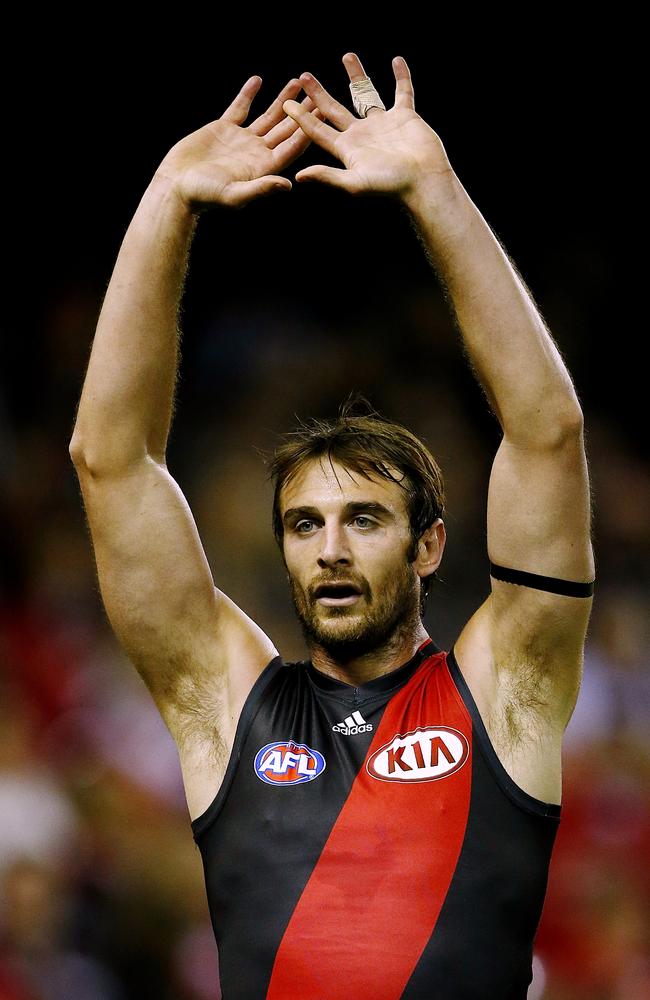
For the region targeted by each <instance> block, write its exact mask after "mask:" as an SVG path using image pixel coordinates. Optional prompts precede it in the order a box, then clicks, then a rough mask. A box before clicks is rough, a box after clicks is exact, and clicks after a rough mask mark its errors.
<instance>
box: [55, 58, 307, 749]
mask: <svg viewBox="0 0 650 1000" xmlns="http://www.w3.org/2000/svg"><path fill="white" fill-rule="evenodd" d="M260 84H261V79H260V77H251V78H250V79H249V80H248V81H247V83H246V84H245V85H244V87H243V88H242V89H241V91H240V93H239V94H238V96H237V97H236V98H235V100H234V101H233V103H232V104H231V105H230V107H229V108H228V109H227V110H226V111H225V113H224V114H223V115H222V117H221V118H220V119H218V120H216V121H213V122H210V123H209V124H207V125H205V126H204V127H202V128H200V129H199V130H198V131H196V132H194V133H192V134H191V135H189V136H187V137H186V138H184V139H182V140H181V141H180V142H178V143H177V144H176V145H175V146H174V147H173V148H172V149H171V150H170V152H169V153H168V154H167V155H166V156H165V158H164V159H163V161H162V162H161V164H160V166H159V167H158V169H157V171H156V173H155V176H154V177H153V179H152V181H151V183H150V184H149V186H148V188H147V190H146V192H145V194H144V196H143V197H142V200H141V201H140V204H139V205H138V208H137V211H136V213H135V215H134V218H133V220H132V222H131V224H130V226H129V228H128V231H127V233H126V235H125V237H124V241H123V243H122V246H121V249H120V251H119V255H118V258H117V261H116V264H115V268H114V271H113V275H112V277H111V280H110V284H109V286H108V289H107V291H106V295H105V298H104V302H103V305H102V310H101V314H100V317H99V321H98V324H97V329H96V332H95V337H94V341H93V345H92V351H91V354H90V361H89V364H88V368H87V372H86V376H85V382H84V385H83V391H82V394H81V399H80V403H79V407H78V412H77V416H76V423H75V427H74V433H73V436H72V440H71V442H70V454H71V457H72V460H73V462H74V465H75V468H76V471H77V474H78V477H79V482H80V486H81V490H82V494H83V501H84V506H85V511H86V515H87V519H88V525H89V528H90V532H91V535H92V542H93V547H94V554H95V560H96V564H97V573H98V580H99V586H100V589H101V595H102V598H103V602H104V606H105V608H106V612H107V615H108V618H109V620H110V623H111V625H112V627H113V629H114V631H115V633H116V635H117V637H118V639H119V640H120V642H121V644H122V645H123V646H124V648H125V650H126V652H127V653H128V655H129V657H130V658H131V659H132V661H133V663H134V665H135V666H136V668H137V669H138V671H139V672H140V674H141V676H142V677H143V679H144V681H145V682H146V684H147V686H148V687H149V689H150V691H151V693H152V695H153V698H154V700H155V701H156V704H157V705H158V708H159V709H160V711H161V714H162V715H163V718H164V719H165V721H166V723H167V725H168V727H169V728H170V730H171V732H172V734H173V735H174V737H175V738H176V739H177V742H179V743H182V741H183V740H184V738H185V737H187V736H189V735H190V734H191V733H192V732H193V731H194V730H195V729H197V728H198V729H200V728H201V727H202V726H204V727H206V730H207V729H208V728H209V727H210V726H214V722H215V719H221V718H222V717H223V718H224V719H225V721H226V722H227V721H228V720H230V721H231V722H232V721H233V720H234V721H236V718H237V717H238V712H239V709H240V707H241V704H242V703H243V701H244V700H245V697H246V695H247V693H248V691H249V690H250V688H251V686H252V684H253V683H254V681H255V679H256V678H257V676H258V675H259V673H260V672H261V670H262V669H263V668H264V666H265V665H266V664H267V663H268V662H269V661H270V660H271V659H272V658H273V656H275V655H276V653H277V651H276V649H275V647H274V645H273V643H272V642H271V641H270V639H269V638H268V637H267V636H266V635H265V634H264V633H263V631H262V630H261V629H260V628H259V627H258V626H257V625H256V624H255V623H254V622H253V621H252V620H251V619H250V618H249V617H248V616H247V615H246V614H245V613H244V612H243V611H242V610H241V609H239V608H238V607H236V605H235V604H234V603H233V602H232V601H231V600H230V599H229V598H228V597H227V596H226V595H225V594H224V593H223V592H222V591H221V590H218V589H217V588H216V587H215V586H214V582H213V579H212V574H211V571H210V567H209V565H208V562H207V559H206V556H205V553H204V551H203V548H202V545H201V541H200V539H199V535H198V532H197V528H196V524H195V522H194V519H193V517H192V514H191V511H190V509H189V507H188V504H187V501H186V499H185V497H184V496H183V493H182V492H181V490H180V488H179V486H178V485H177V483H176V482H175V481H174V479H173V478H172V476H171V475H170V473H169V470H168V468H167V464H166V448H167V438H168V434H169V429H170V423H171V419H172V412H173V403H174V390H175V382H176V377H177V365H178V356H179V330H178V310H179V302H180V297H181V293H182V288H183V283H184V276H185V273H186V268H187V264H188V256H189V249H190V244H191V241H192V237H193V234H194V231H195V229H196V224H197V219H198V217H199V215H200V214H201V213H202V212H204V211H205V210H207V209H210V208H213V207H221V208H223V209H225V208H241V207H243V206H244V205H245V204H247V202H248V201H250V200H251V199H253V198H256V197H258V196H260V195H265V194H267V193H269V192H271V191H272V190H274V189H276V188H281V189H284V190H289V189H290V188H291V181H289V180H288V179H287V178H285V177H281V176H279V171H280V170H282V169H284V168H285V167H286V166H287V164H289V163H290V162H292V160H294V159H295V158H296V156H298V154H299V153H301V152H302V151H303V150H304V149H305V147H306V146H307V145H308V144H309V141H310V140H309V139H307V138H306V137H305V136H304V135H303V133H302V132H301V131H300V130H299V129H297V128H296V126H295V124H294V123H293V122H292V121H291V119H289V118H287V117H286V116H285V115H284V112H283V111H282V102H283V100H284V99H285V98H286V97H287V96H295V95H296V94H297V93H298V91H299V90H300V84H299V82H298V81H297V80H292V81H291V82H290V83H289V84H287V86H286V87H285V88H284V89H283V90H282V92H281V93H280V95H279V96H278V97H277V98H276V100H275V101H273V103H272V104H271V105H270V107H269V108H268V110H267V111H265V112H264V113H263V114H262V115H260V116H259V117H258V118H256V119H255V120H254V121H252V122H251V123H250V124H248V125H244V124H243V122H244V120H245V118H246V116H247V115H248V112H249V108H250V105H251V101H252V100H253V97H254V96H255V94H256V93H257V91H258V89H259V86H260ZM304 106H305V107H310V106H311V102H310V100H309V98H306V99H305V102H304ZM210 731H211V730H210Z"/></svg>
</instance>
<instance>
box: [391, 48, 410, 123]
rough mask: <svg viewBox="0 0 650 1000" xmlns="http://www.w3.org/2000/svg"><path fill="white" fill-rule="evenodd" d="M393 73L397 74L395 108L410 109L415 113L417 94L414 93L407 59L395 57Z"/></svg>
mask: <svg viewBox="0 0 650 1000" xmlns="http://www.w3.org/2000/svg"><path fill="white" fill-rule="evenodd" d="M393 73H394V74H395V81H396V82H395V107H396V108H410V109H411V111H415V94H414V93H413V81H412V80H411V71H410V70H409V68H408V66H407V64H406V59H404V57H403V56H395V58H394V59H393Z"/></svg>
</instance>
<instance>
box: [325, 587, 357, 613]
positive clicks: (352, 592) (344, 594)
mask: <svg viewBox="0 0 650 1000" xmlns="http://www.w3.org/2000/svg"><path fill="white" fill-rule="evenodd" d="M360 598H361V591H360V590H359V588H358V587H355V586H354V585H353V584H351V583H336V584H335V583H330V584H322V585H321V586H320V587H318V588H317V589H316V600H317V601H318V603H319V604H325V605H331V606H332V607H339V606H340V607H344V606H345V605H347V604H355V603H356V602H357V601H358V600H359V599H360Z"/></svg>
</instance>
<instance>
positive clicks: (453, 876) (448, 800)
mask: <svg viewBox="0 0 650 1000" xmlns="http://www.w3.org/2000/svg"><path fill="white" fill-rule="evenodd" d="M343 62H344V65H345V67H346V69H347V72H348V75H349V79H350V81H351V82H350V87H351V91H352V96H353V102H354V105H355V108H356V110H357V112H358V113H359V114H360V115H361V117H356V116H355V115H354V114H353V113H352V112H351V111H349V110H348V109H347V108H345V107H344V106H343V105H341V104H339V103H338V102H337V101H335V100H333V98H332V97H331V96H330V95H329V94H328V93H327V92H326V91H325V90H324V88H323V87H322V86H321V85H320V84H319V83H318V81H317V80H315V79H314V78H313V77H312V76H311V75H309V74H306V73H305V74H303V76H302V77H300V80H292V81H291V82H290V83H289V84H288V85H287V87H286V88H285V89H284V91H283V92H282V93H281V94H280V95H279V97H278V98H277V100H276V101H275V102H273V104H272V105H271V106H270V107H269V109H268V111H267V112H265V114H263V115H261V116H260V117H259V118H257V119H256V120H255V121H254V122H252V123H251V124H250V125H248V126H244V125H243V122H244V120H245V118H246V116H247V114H248V110H249V107H250V103H251V100H252V98H253V96H254V94H255V92H256V91H257V89H258V87H259V82H260V81H259V78H256V77H253V78H251V79H250V80H249V81H248V82H247V83H246V84H245V86H244V87H243V88H242V91H241V92H240V94H239V95H238V97H237V98H236V100H235V101H234V102H233V104H231V105H230V107H229V108H228V110H227V111H226V112H225V114H224V115H223V116H222V118H221V119H219V120H218V121H215V122H211V123H210V124H209V125H206V126H205V127H203V128H202V129H199V130H198V131H197V132H195V133H193V134H192V135H190V136H187V137H186V138H185V139H183V140H181V141H180V142H179V143H177V144H176V146H174V147H173V149H172V150H170V152H169V153H168V154H167V156H166V157H165V158H164V160H163V161H162V163H161V165H160V167H159V168H158V170H157V171H156V174H155V176H154V178H153V180H152V182H151V185H150V186H149V188H148V189H147V192H146V193H145V196H144V197H143V199H142V201H141V203H140V205H139V206H138V209H137V212H136V214H135V217H134V219H133V221H132V223H131V226H130V228H129V230H128V232H127V234H126V236H125V239H124V242H123V245H122V248H121V250H120V253H119V256H118V259H117V262H116V266H115V271H114V274H113V277H112V279H111V283H110V285H109V288H108V290H107V293H106V298H105V301H104V304H103V308H102V312H101V315H100V318H99V322H98V326H97V331H96V334H95V339H94V343H93V348H92V353H91V357H90V362H89V366H88V371H87V374H86V379H85V383H84V388H83V392H82V396H81V401H80V404H79V409H78V414H77V420H76V426H75V431H74V435H73V438H72V441H71V445H70V451H71V455H72V458H73V460H74V464H75V467H76V469H77V472H78V475H79V479H80V483H81V488H82V491H83V497H84V503H85V508H86V512H87V516H88V520H89V524H90V528H91V531H92V538H93V544H94V550H95V557H96V561H97V568H98V576H99V582H100V586H101V592H102V598H103V601H104V604H105V607H106V610H107V613H108V616H109V618H110V621H111V623H112V625H113V627H114V629H115V632H116V635H117V636H118V638H119V640H120V641H121V642H122V644H123V645H124V647H125V649H126V650H127V652H128V654H129V656H130V657H131V659H132V661H133V663H134V664H135V666H136V668H137V669H138V670H139V671H140V673H141V675H142V677H143V678H144V680H145V682H146V683H147V685H148V687H149V689H150V691H151V693H152V696H153V698H154V699H155V701H156V704H157V705H158V707H159V709H160V712H161V714H162V716H163V718H164V719H165V721H166V723H167V725H168V727H169V729H170V731H171V733H172V735H173V736H174V738H175V740H176V743H177V746H178V751H179V757H180V762H181V768H182V772H183V779H184V783H185V789H186V794H187V801H188V807H189V811H190V816H191V822H192V830H193V834H194V837H195V840H196V842H197V844H198V846H199V848H200V850H201V854H202V859H203V863H204V870H205V878H206V888H207V895H208V901H209V904H210V912H211V916H212V922H213V927H214V931H215V935H216V939H217V943H218V946H219V956H220V974H221V985H222V989H223V993H224V996H225V997H228V998H229V1000H232V998H235V997H237V998H246V1000H252V998H256V997H273V998H278V997H292V998H300V1000H307V998H309V1000H316V998H319V1000H324V998H333V997H344V996H345V997H359V996H368V997H371V998H373V1000H388V998H398V997H404V998H413V1000H414V998H425V997H426V998H431V997H434V996H435V997H436V998H438V1000H443V998H449V1000H452V998H461V997H463V998H469V997H475V998H477V1000H478V998H481V1000H483V998H487V997H490V998H500V1000H511V998H512V1000H520V998H521V1000H523V998H524V997H525V996H526V992H527V986H528V984H529V983H530V981H531V978H532V972H531V968H532V945H533V939H534V935H535V931H536V928H537V924H538V921H539V917H540V913H541V909H542V904H543V899H544V893H545V889H546V882H547V874H548V864H549V861H550V856H551V851H552V846H553V841H554V837H555V833H556V830H557V826H558V822H559V819H560V813H561V804H560V800H561V744H562V735H563V732H564V729H565V727H566V725H567V723H568V721H569V718H570V716H571V713H572V711H573V708H574V705H575V702H576V698H577V694H578V690H579V685H580V677H581V670H582V663H583V648H584V640H585V636H586V630H587V625H588V620H589V614H590V609H591V603H592V596H591V595H592V593H593V582H594V572H595V570H594V558H593V552H592V546H591V539H590V521H591V518H590V498H589V483H588V470H587V463H586V457H585V451H584V441H583V420H582V412H581V408H580V405H579V402H578V399H577V396H576V393H575V390H574V387H573V385H572V382H571V378H570V376H569V374H568V372H567V370H566V368H565V366H564V364H563V361H562V358H561V356H560V354H559V352H558V350H557V348H556V346H555V343H554V341H553V340H552V338H551V335H550V333H549V332H548V330H547V329H546V327H545V325H544V322H543V320H542V318H541V317H540V315H539V313H538V312H537V310H536V308H535V306H534V303H533V301H532V299H531V297H530V295H529V293H528V291H527V289H526V286H525V285H524V283H523V281H522V279H521V278H520V276H519V275H518V274H517V272H516V271H515V269H514V267H513V266H512V265H511V263H510V261H509V260H508V257H507V256H506V254H505V253H504V252H503V250H502V248H501V247H500V245H499V243H498V241H497V240H496V239H495V237H494V235H493V234H492V232H491V230H490V228H489V227H488V225H487V224H486V222H485V220H484V219H483V217H482V215H481V214H480V212H479V211H478V209H477V208H476V207H475V205H474V204H473V202H472V201H471V199H470V198H469V196H468V195H467V193H466V191H465V189H464V188H463V186H462V184H461V183H460V181H459V179H458V177H457V176H456V175H455V173H454V171H453V169H452V167H451V165H450V163H449V160H448V159H447V156H446V153H445V150H444V148H443V145H442V143H441V141H440V139H439V138H438V136H437V135H436V133H435V132H434V131H433V130H432V129H431V128H430V127H429V126H428V125H427V124H426V123H425V122H424V121H423V120H422V119H421V118H420V116H419V115H418V114H417V113H416V111H415V107H414V97H413V87H412V83H411V78H410V73H409V69H408V67H407V65H406V62H405V60H404V59H402V58H400V57H396V58H395V59H394V60H393V71H394V75H395V79H396V93H395V104H394V106H393V107H392V108H390V109H389V110H386V109H385V107H384V105H383V102H382V101H381V99H380V98H379V95H378V94H377V92H376V91H375V90H374V88H373V87H372V84H371V83H370V81H369V80H368V78H367V77H366V74H365V72H364V70H363V67H362V65H361V63H360V61H359V59H358V57H357V56H356V55H355V54H354V53H348V54H346V55H345V56H344V57H343ZM301 85H302V87H304V89H305V91H306V93H307V97H306V98H305V99H304V100H303V102H302V103H301V104H299V103H298V102H297V101H296V100H295V99H294V98H295V96H296V94H297V92H298V90H299V89H300V86H301ZM283 113H286V117H283ZM326 122H330V123H331V124H327V123H326ZM311 141H315V142H316V143H317V144H319V145H320V146H322V147H323V148H324V149H325V150H327V151H328V152H331V153H332V154H334V155H335V156H336V157H338V158H339V159H340V160H341V161H342V163H343V165H344V166H343V168H334V167H326V166H320V165H315V166H310V167H308V168H306V169H304V170H301V171H299V172H298V173H297V174H296V180H297V181H304V180H320V181H322V182H323V183H329V184H333V185H334V186H338V187H341V188H343V189H344V190H345V191H348V192H350V193H354V194H357V193H364V192H372V193H374V194H383V195H386V196H390V197H393V198H395V199H397V200H398V202H400V203H401V204H402V205H403V206H404V207H405V209H406V211H407V212H408V213H409V217H410V218H411V219H412V220H413V223H414V225H415V227H416V231H417V233H418V235H419V238H420V239H421V241H422V243H423V245H424V247H425V250H426V252H427V255H428V256H429V259H430V260H431V262H432V264H433V265H434V267H435V268H436V270H437V272H438V274H439V277H440V279H441V280H442V281H443V282H444V286H445V290H446V294H447V296H448V298H449V300H450V302H451V303H452V304H453V309H454V313H455V319H456V322H457V324H458V327H459V330H460V331H461V333H462V337H463V345H464V349H465V351H466V353H467V356H468V357H469V359H470V362H471V364H472V367H473V370H474V371H475V373H476V375H477V377H478V378H479V380H480V382H481V385H482V386H483V389H484V391H485V392H486V395H487V397H488V399H489V401H490V404H491V406H492V408H493V410H494V412H495V414H496V416H497V417H498V420H499V422H500V425H501V427H502V430H503V439H502V441H501V444H500V447H499V449H498V452H497V455H496V457H495V461H494V466H493V470H492V475H491V478H490V484H489V496H488V555H489V559H490V570H491V593H490V595H489V596H488V598H487V599H486V600H485V602H484V603H483V604H482V605H481V606H480V607H479V608H478V610H477V611H476V612H475V613H474V614H473V615H472V617H471V618H470V620H469V621H468V622H467V624H466V625H465V627H464V628H463V630H462V632H461V634H460V635H459V636H458V638H457V640H456V642H455V643H454V644H453V648H452V649H451V650H449V651H448V652H447V651H443V650H440V649H439V648H438V647H437V646H436V645H435V643H434V642H433V641H432V640H431V638H430V637H429V636H428V634H427V632H426V630H425V628H424V626H423V623H422V619H421V612H422V610H423V608H424V600H425V598H426V592H427V589H428V583H429V582H430V579H431V577H432V576H433V574H434V573H435V571H436V569H437V567H438V566H439V565H440V562H441V559H442V555H443V550H444V545H445V528H444V523H443V520H442V514H443V512H444V496H443V488H442V477H441V474H440V470H439V468H438V466H437V464H436V463H435V460H434V459H433V458H432V456H431V455H430V454H429V452H428V451H427V449H426V448H425V446H424V445H423V444H422V442H420V441H418V439H417V438H416V437H415V436H414V435H413V434H412V433H411V432H410V431H408V430H407V429H406V428H403V427H401V426H400V425H397V424H394V423H392V422H390V421H387V420H385V419H384V418H382V417H380V416H379V415H378V414H375V413H372V412H365V413H364V412H361V413H359V412H354V407H352V406H346V407H344V409H343V410H342V412H341V413H340V414H339V418H338V419H337V420H336V421H334V422H333V423H327V422H322V421H315V422H314V423H313V424H312V425H311V426H304V427H303V428H302V429H301V430H300V432H296V433H294V434H293V435H289V436H288V438H287V440H286V442H285V443H284V444H283V445H281V446H280V447H279V448H278V450H277V452H276V454H275V456H274V458H273V461H272V463H271V472H272V474H273V475H274V477H275V481H276V492H275V501H274V531H275V535H276V538H277V540H278V543H279V544H280V546H281V551H282V557H283V560H284V564H285V567H286V570H287V575H288V579H289V583H290V586H291V592H292V597H293V601H294V606H295V609H296V612H297V614H298V616H299V618H300V621H301V625H302V627H303V631H304V634H305V637H306V640H307V644H308V647H309V651H310V660H309V661H304V662H299V663H285V662H284V661H283V660H282V657H281V655H280V654H279V653H278V650H277V649H276V648H275V646H274V645H273V642H272V641H271V639H270V638H268V637H267V636H266V635H265V634H264V633H263V632H262V630H261V629H260V628H259V627H258V626H257V625H256V624H255V623H254V622H253V621H251V619H250V618H249V617H248V616H247V615H246V614H245V613H244V612H243V611H242V610H241V609H240V608H238V607H237V606H236V605H235V604H234V603H233V602H232V601H231V600H230V599H229V598H228V597H227V596H226V594H224V593H223V592H222V591H221V590H219V589H218V588H216V587H215V586H214V583H213V580H212V576H211V573H210V568H209V566H208V563H207V560H206V558H205V555H204V553H203V550H202V547H201V543H200V540H199V537H198V534H197V530H196V526H195V524H194V521H193V519H192V516H191V513H190V511H189V509H188V506H187V503H186V501H185V499H184V497H183V495H182V493H181V491H180V489H179V487H178V486H177V484H176V483H175V482H174V480H173V479H172V478H171V476H170V475H169V472H168V470H167V467H166V463H165V450H166V442H167V435H168V432H169V424H170V420H171V413H172V401H173V389H174V384H175V372H176V362H177V329H176V318H177V310H178V303H179V299H180V294H181V290H182V284H183V279H184V273H185V268H186V265H187V256H188V249H189V245H190V242H191V237H192V234H193V232H194V229H195V224H196V219H197V217H198V215H199V214H200V213H201V212H203V211H204V210H206V209H207V208H208V207H210V206H212V205H227V206H232V207H241V206H242V205H244V204H245V203H246V202H247V201H249V200H251V199H252V198H254V197H257V196H259V195H263V194H266V193H268V192H269V191H270V190H272V189H273V188H274V187H281V188H285V189H287V190H288V189H290V187H291V182H290V181H288V180H287V179H285V178H282V177H280V176H278V173H277V171H279V170H280V169H283V168H284V167H285V166H286V165H287V164H288V163H289V162H291V161H292V160H293V159H295V157H296V156H297V155H298V154H299V153H301V152H302V151H303V150H304V148H306V146H307V144H308V143H309V142H311Z"/></svg>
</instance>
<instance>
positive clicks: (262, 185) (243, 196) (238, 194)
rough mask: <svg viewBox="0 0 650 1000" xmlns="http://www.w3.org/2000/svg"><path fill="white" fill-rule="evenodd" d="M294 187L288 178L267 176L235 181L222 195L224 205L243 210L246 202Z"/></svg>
mask: <svg viewBox="0 0 650 1000" xmlns="http://www.w3.org/2000/svg"><path fill="white" fill-rule="evenodd" d="M292 187H293V185H292V183H291V181H290V180H289V178H288V177H275V176H274V175H273V174H266V175H265V176H264V177H256V178H255V179H254V180H252V181H235V182H234V183H232V184H229V185H228V187H227V188H226V190H225V191H224V192H223V194H222V199H223V204H224V205H229V206H230V207H231V208H241V207H243V206H244V205H245V204H246V202H248V201H251V200H252V199H253V198H259V197H260V196H262V195H267V194H271V193H273V192H275V191H290V190H291V188H292Z"/></svg>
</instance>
